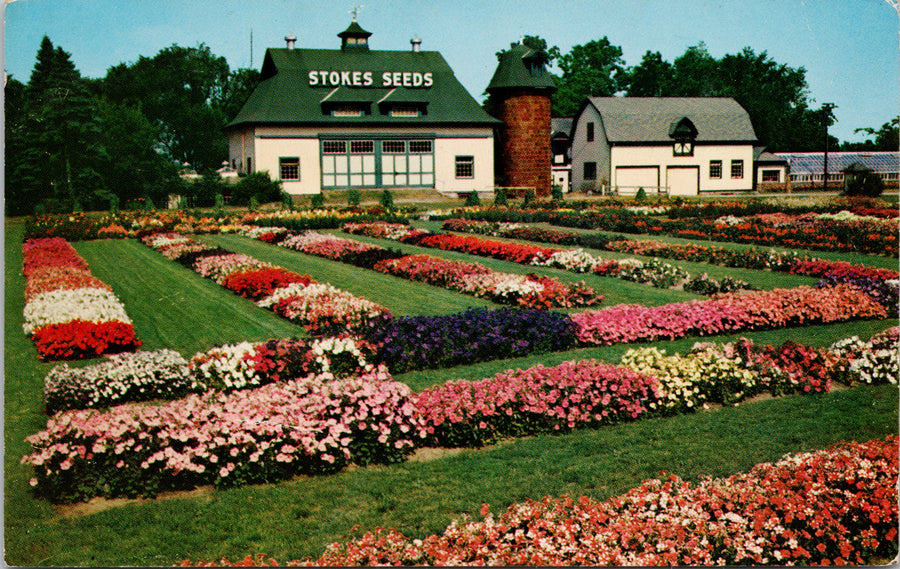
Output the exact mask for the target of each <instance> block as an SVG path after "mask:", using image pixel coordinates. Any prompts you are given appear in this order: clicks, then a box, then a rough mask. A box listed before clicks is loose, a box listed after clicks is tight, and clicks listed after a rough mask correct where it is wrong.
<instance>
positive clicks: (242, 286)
mask: <svg viewBox="0 0 900 569" xmlns="http://www.w3.org/2000/svg"><path fill="white" fill-rule="evenodd" d="M314 282H315V281H313V280H312V278H311V277H310V276H309V275H298V274H297V273H295V272H293V271H289V270H287V269H283V268H281V267H262V268H259V269H249V270H246V271H235V272H233V273H231V274H229V275H227V276H226V277H225V278H223V279H222V286H223V287H225V288H227V289H228V290H230V291H233V292H235V293H237V294H239V295H241V296H243V297H244V298H249V299H250V300H260V299H262V298H265V297H267V296H270V295H271V294H272V293H274V292H275V291H276V290H278V289H281V288H284V287H285V286H287V285H289V284H294V283H297V284H300V285H303V286H307V285H310V284H312V283H314Z"/></svg>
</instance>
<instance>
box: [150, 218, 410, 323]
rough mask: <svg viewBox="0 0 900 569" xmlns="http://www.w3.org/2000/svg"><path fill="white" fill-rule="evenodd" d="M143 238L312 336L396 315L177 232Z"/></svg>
mask: <svg viewBox="0 0 900 569" xmlns="http://www.w3.org/2000/svg"><path fill="white" fill-rule="evenodd" d="M143 242H144V243H145V244H146V245H148V246H149V247H151V248H152V249H154V250H156V251H158V252H160V253H161V254H162V255H164V256H166V257H167V258H170V259H173V260H175V261H177V262H179V263H181V264H182V265H184V266H187V267H189V268H191V269H193V270H194V271H195V272H197V273H198V274H200V275H202V276H204V277H207V278H210V279H212V280H214V281H215V282H217V283H218V284H220V285H222V286H224V287H225V288H227V289H229V290H231V291H234V292H235V293H236V294H239V295H241V296H243V297H244V298H248V299H251V300H254V301H255V302H256V304H257V305H258V306H261V307H263V308H268V309H270V310H272V311H273V312H275V313H276V314H278V315H279V316H282V317H283V318H286V319H288V320H290V321H292V322H296V323H297V324H300V325H302V326H303V327H304V328H306V329H307V330H308V331H310V332H311V333H313V334H318V335H334V334H339V333H343V332H347V331H353V330H357V329H359V328H362V327H365V326H369V325H371V324H372V323H374V322H380V321H383V320H390V319H391V318H392V316H391V314H390V312H389V311H388V310H387V309H386V308H384V307H382V306H380V305H378V304H376V303H374V302H372V301H370V300H368V299H365V298H361V297H358V296H356V295H353V294H350V293H349V292H347V291H344V290H341V289H338V288H336V287H334V286H332V285H330V284H328V283H317V282H315V281H313V279H312V278H310V277H309V276H308V275H299V274H297V273H294V272H292V271H288V270H287V269H284V268H282V267H276V266H274V265H272V264H271V263H266V262H263V261H260V260H258V259H256V258H253V257H250V256H249V255H243V254H240V253H230V252H228V251H225V250H223V249H221V248H219V247H214V246H211V245H206V244H203V243H198V242H196V241H194V240H193V239H191V238H189V237H185V236H183V235H181V234H178V233H155V234H152V235H148V236H146V237H144V238H143Z"/></svg>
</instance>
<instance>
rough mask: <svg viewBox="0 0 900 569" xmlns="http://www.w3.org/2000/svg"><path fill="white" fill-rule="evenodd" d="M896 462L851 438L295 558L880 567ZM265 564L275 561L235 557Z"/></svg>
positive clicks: (887, 447) (888, 545) (353, 562)
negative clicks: (748, 464)
mask: <svg viewBox="0 0 900 569" xmlns="http://www.w3.org/2000/svg"><path fill="white" fill-rule="evenodd" d="M897 463H898V461H897V437H896V436H890V437H888V438H887V439H886V440H883V441H881V440H873V441H869V442H866V443H856V442H845V443H840V444H838V445H834V446H832V447H830V448H828V449H825V450H820V451H815V452H807V453H798V454H795V455H788V456H785V457H784V458H782V459H781V460H779V461H778V462H775V463H762V464H758V465H756V466H755V467H753V468H752V469H750V471H749V472H747V473H740V474H735V475H733V476H729V477H728V478H716V479H712V478H702V479H700V481H699V482H696V483H693V484H692V483H691V482H688V481H686V480H682V479H681V478H679V477H677V476H674V475H671V476H669V477H668V478H666V479H664V480H648V481H646V482H644V483H643V484H641V486H639V487H638V488H635V489H633V490H631V491H629V492H626V493H625V494H622V495H620V496H614V497H612V498H609V499H608V500H605V501H603V502H600V501H598V500H595V499H593V498H590V497H587V496H582V497H580V498H572V497H569V496H563V497H561V498H552V497H549V496H548V497H545V498H543V499H542V500H537V501H535V500H528V501H526V502H523V503H518V504H513V505H511V506H510V507H509V508H507V510H506V511H504V512H503V513H502V514H500V515H497V516H495V515H494V514H492V513H491V512H490V507H489V505H488V504H484V505H483V506H482V508H481V516H482V519H481V520H478V521H473V520H471V519H469V518H467V517H464V518H463V519H461V520H454V521H453V522H452V523H451V524H450V525H449V526H448V527H447V528H446V529H445V530H444V531H443V532H442V533H441V534H440V535H429V536H427V537H425V538H424V539H410V538H408V537H406V536H405V535H403V534H401V533H400V532H397V531H396V530H389V529H382V528H379V529H376V530H374V531H373V532H366V533H365V534H364V535H363V536H362V537H360V538H358V539H355V540H352V541H350V542H347V543H332V544H331V545H329V546H328V547H327V548H326V550H325V552H324V553H323V554H322V555H321V556H320V557H319V558H318V559H301V560H295V561H291V562H290V563H289V565H301V566H347V567H349V566H371V565H404V566H413V565H436V566H453V565H464V566H476V565H479V566H480V565H484V566H488V565H498V566H499V565H507V566H508V565H529V566H562V565H566V566H569V565H573V566H600V567H609V566H673V565H688V566H690V565H791V564H803V565H805V564H809V565H814V564H815V565H831V564H834V565H847V564H859V565H863V564H874V563H873V562H875V561H877V560H878V559H891V558H892V557H893V556H895V555H896V553H897V492H896V486H897V471H898V464H897ZM257 561H258V562H259V564H260V565H262V564H263V563H268V562H271V563H272V564H277V562H276V561H274V560H267V559H266V557H265V555H260V556H258V557H257V558H256V559H254V558H253V557H250V556H249V555H248V556H247V557H246V558H245V559H244V561H243V562H241V563H239V564H248V565H254V564H256V562H257ZM220 563H221V564H224V565H229V562H228V560H227V559H223V560H221V562H220ZM189 564H190V563H189V562H184V563H182V565H183V566H187V565H189ZM197 565H198V566H205V565H206V563H204V562H199V563H197Z"/></svg>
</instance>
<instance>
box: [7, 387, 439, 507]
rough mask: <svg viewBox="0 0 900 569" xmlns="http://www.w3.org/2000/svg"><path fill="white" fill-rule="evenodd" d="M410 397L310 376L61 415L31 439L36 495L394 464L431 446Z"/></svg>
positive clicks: (76, 495) (119, 491)
mask: <svg viewBox="0 0 900 569" xmlns="http://www.w3.org/2000/svg"><path fill="white" fill-rule="evenodd" d="M411 395H412V393H411V392H410V389H409V387H408V386H406V385H405V384H403V383H400V382H395V381H392V380H391V379H390V378H389V376H387V375H386V374H385V373H384V372H374V373H371V374H367V375H364V376H360V377H352V378H348V379H341V380H336V381H329V382H323V381H320V380H317V379H314V378H312V377H307V378H303V379H297V380H292V381H286V382H279V383H271V384H269V385H265V386H263V387H259V388H256V389H247V390H241V391H234V392H232V393H221V392H213V391H210V392H206V393H203V394H192V395H189V396H187V397H186V398H184V399H180V400H176V401H171V402H167V403H165V404H162V405H137V404H124V405H119V406H117V407H112V408H111V409H109V410H108V411H102V412H101V411H97V410H93V409H88V410H74V411H63V412H61V413H59V414H57V415H54V416H53V417H51V418H50V420H49V421H48V422H47V428H46V429H45V430H44V431H41V432H39V433H36V434H34V435H31V436H29V437H28V438H27V439H26V440H27V442H28V443H29V444H30V445H31V446H32V452H31V453H29V454H27V455H26V456H24V457H23V458H22V463H24V464H30V465H33V466H34V473H35V476H34V478H32V479H31V485H32V486H34V487H35V491H36V493H37V494H38V495H39V496H42V497H46V498H47V499H49V500H51V501H54V502H73V501H80V500H87V499H90V498H92V497H94V496H107V497H114V496H136V495H143V496H154V495H156V493H158V492H160V491H162V490H167V489H187V488H193V487H196V486H198V485H202V484H209V483H213V484H215V485H217V486H220V485H238V484H247V483H260V482H271V481H273V480H278V479H283V478H286V477H290V476H293V475H295V474H297V473H318V472H333V471H335V470H337V469H339V468H341V467H342V466H343V465H345V464H347V463H348V462H356V463H359V464H370V463H376V462H381V463H384V462H388V463H389V462H397V461H400V460H402V459H403V457H404V456H405V454H406V453H408V452H409V451H410V450H411V449H412V448H413V446H414V439H415V437H418V436H423V435H424V432H423V431H422V429H421V425H420V424H419V421H418V419H417V418H416V409H415V407H414V405H413V403H412V400H411Z"/></svg>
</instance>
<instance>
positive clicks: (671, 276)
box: [343, 220, 752, 295]
mask: <svg viewBox="0 0 900 569" xmlns="http://www.w3.org/2000/svg"><path fill="white" fill-rule="evenodd" d="M471 225H474V223H470V222H466V220H448V221H447V222H445V223H444V228H445V229H452V228H454V227H461V228H463V230H466V229H467V228H468V227H469V226H471ZM520 228H521V226H519V227H515V228H511V229H510V231H509V232H508V233H507V234H505V235H504V236H505V237H516V233H517V230H518V229H520ZM343 229H344V231H347V232H348V233H351V234H361V235H367V236H369V237H380V238H385V239H396V240H398V241H401V242H404V243H409V244H412V245H418V246H420V247H432V248H437V249H443V250H448V251H457V252H461V253H466V254H470V255H477V256H481V257H491V258H494V259H500V260H503V261H510V262H513V263H519V264H523V265H532V266H540V267H553V268H557V269H563V270H566V271H572V272H575V273H595V274H598V275H601V276H608V277H618V278H621V279H623V280H628V281H632V282H638V283H643V284H650V285H652V286H655V287H657V288H673V287H676V286H683V287H684V289H685V290H687V291H690V292H696V293H698V294H707V295H708V294H714V293H717V292H733V291H735V290H739V289H750V288H752V287H750V285H749V284H747V283H746V282H743V281H740V280H736V279H730V278H726V279H722V281H716V280H715V279H711V278H709V276H708V275H706V274H703V275H700V276H697V277H693V278H692V277H691V276H690V275H689V274H688V273H687V271H685V270H684V269H681V268H680V267H677V266H675V265H671V264H669V263H662V262H660V261H657V260H653V261H648V262H645V261H641V260H638V259H623V260H604V259H602V258H600V257H599V256H596V255H592V254H590V253H588V252H586V251H584V250H583V249H581V248H578V249H559V248H556V247H541V246H536V245H527V244H520V243H510V242H506V241H495V240H490V239H482V238H478V237H473V236H460V235H449V234H440V233H436V234H435V233H429V232H427V231H423V230H417V229H412V228H410V227H408V226H406V225H403V224H394V223H385V222H381V221H377V222H370V223H347V224H344V226H343ZM537 231H542V232H544V233H543V234H544V235H547V234H550V233H552V231H553V230H550V231H547V230H540V229H538V230H537ZM561 241H562V240H561Z"/></svg>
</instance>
